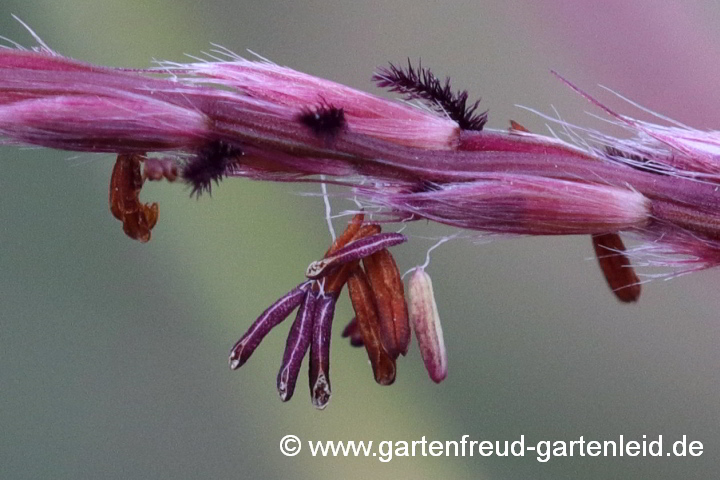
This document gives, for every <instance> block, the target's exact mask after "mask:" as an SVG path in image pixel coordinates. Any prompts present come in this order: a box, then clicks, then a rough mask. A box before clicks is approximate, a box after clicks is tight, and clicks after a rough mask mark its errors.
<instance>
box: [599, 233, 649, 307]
mask: <svg viewBox="0 0 720 480" xmlns="http://www.w3.org/2000/svg"><path fill="white" fill-rule="evenodd" d="M592 242H593V247H594V248H595V256H597V259H598V263H599V264H600V269H601V270H602V272H603V274H604V275H605V280H607V283H608V286H609V287H610V290H612V292H613V293H614V294H615V296H616V297H617V299H618V300H620V301H621V302H625V303H629V302H637V300H638V299H639V298H640V289H641V287H640V280H639V279H638V276H637V274H636V273H635V270H634V269H633V268H632V265H631V264H630V259H629V258H628V257H627V255H626V254H625V245H624V244H623V241H622V239H621V238H620V235H618V234H617V233H604V234H598V235H593V236H592Z"/></svg>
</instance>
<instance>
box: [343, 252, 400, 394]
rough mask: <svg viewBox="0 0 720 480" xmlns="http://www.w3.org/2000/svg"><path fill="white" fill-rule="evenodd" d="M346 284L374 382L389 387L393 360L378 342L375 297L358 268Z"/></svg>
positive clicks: (391, 380) (392, 372)
mask: <svg viewBox="0 0 720 480" xmlns="http://www.w3.org/2000/svg"><path fill="white" fill-rule="evenodd" d="M347 284H348V291H349V292H350V301H351V302H352V306H353V309H354V310H355V318H356V321H357V324H358V328H359V330H360V332H361V333H362V338H363V343H364V344H365V350H367V354H368V358H370V364H371V365H372V369H373V374H374V376H375V381H376V382H377V383H379V384H380V385H390V384H392V383H393V382H394V381H395V359H394V358H393V357H392V356H390V354H388V352H387V351H385V348H384V347H383V345H382V341H381V340H380V326H379V325H378V315H377V310H376V306H375V297H374V295H373V292H372V290H371V289H370V283H369V282H368V280H367V276H366V275H365V272H363V270H362V269H361V268H360V267H359V266H358V267H356V268H355V269H354V270H353V271H352V273H351V275H350V277H349V278H348V282H347Z"/></svg>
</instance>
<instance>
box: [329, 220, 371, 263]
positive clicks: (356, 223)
mask: <svg viewBox="0 0 720 480" xmlns="http://www.w3.org/2000/svg"><path fill="white" fill-rule="evenodd" d="M363 221H365V214H364V213H358V214H357V215H355V216H354V217H353V218H352V220H350V224H349V225H348V226H347V228H346V229H345V231H344V232H343V233H341V234H340V236H339V237H337V238H336V239H335V241H334V242H333V244H332V245H330V248H329V249H328V251H327V252H325V256H326V257H328V256H330V255H332V254H333V253H335V252H336V251H337V250H338V249H340V248H342V247H344V246H345V245H347V244H348V243H350V242H351V241H352V240H354V239H355V238H354V237H355V234H357V233H358V230H360V227H362V224H363Z"/></svg>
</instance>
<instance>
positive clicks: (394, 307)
mask: <svg viewBox="0 0 720 480" xmlns="http://www.w3.org/2000/svg"><path fill="white" fill-rule="evenodd" d="M363 265H364V266H365V272H367V277H368V279H369V280H370V287H371V288H372V293H373V294H374V296H375V305H376V306H377V313H378V322H379V329H380V340H381V341H382V344H383V346H384V347H385V350H386V351H387V352H388V353H389V354H390V355H391V356H392V357H393V358H397V357H398V355H400V354H401V353H402V354H403V355H405V354H407V351H408V347H409V345H410V322H409V320H408V307H407V302H406V301H405V285H404V284H403V281H402V278H401V276H400V271H399V270H398V268H397V265H396V264H395V260H394V259H393V256H392V254H391V253H390V251H389V250H388V249H384V250H380V251H379V252H375V253H373V254H372V255H370V256H368V257H365V258H364V259H363Z"/></svg>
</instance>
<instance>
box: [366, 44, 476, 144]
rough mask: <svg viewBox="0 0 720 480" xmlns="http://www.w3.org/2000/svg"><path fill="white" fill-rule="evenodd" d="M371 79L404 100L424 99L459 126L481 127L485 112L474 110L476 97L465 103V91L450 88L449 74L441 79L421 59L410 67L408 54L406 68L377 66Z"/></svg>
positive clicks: (470, 128)
mask: <svg viewBox="0 0 720 480" xmlns="http://www.w3.org/2000/svg"><path fill="white" fill-rule="evenodd" d="M372 79H373V81H374V82H375V84H376V85H377V86H378V87H380V88H387V89H388V90H390V91H391V92H398V93H401V94H403V95H404V96H405V98H406V99H408V100H412V99H419V100H424V101H425V102H426V103H427V104H428V106H430V107H431V108H432V109H434V110H435V111H437V112H439V113H443V114H446V115H447V116H448V117H450V118H451V119H452V120H455V121H456V122H457V123H458V126H459V127H460V128H462V129H463V130H482V129H483V127H484V126H485V123H487V112H482V113H477V109H478V106H479V105H480V100H478V101H476V102H475V103H473V104H472V105H468V92H467V91H466V90H462V91H457V92H453V91H452V88H451V87H450V77H446V78H445V83H443V82H441V81H440V79H439V78H437V77H436V76H435V74H434V73H432V72H431V71H430V69H428V68H423V66H422V63H419V64H418V68H417V69H416V68H414V67H413V66H412V64H411V63H410V59H409V58H408V65H407V70H404V69H403V68H402V67H396V66H395V65H393V64H392V63H391V64H390V67H389V68H379V69H378V71H377V72H376V73H375V74H374V75H373V78H372Z"/></svg>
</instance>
